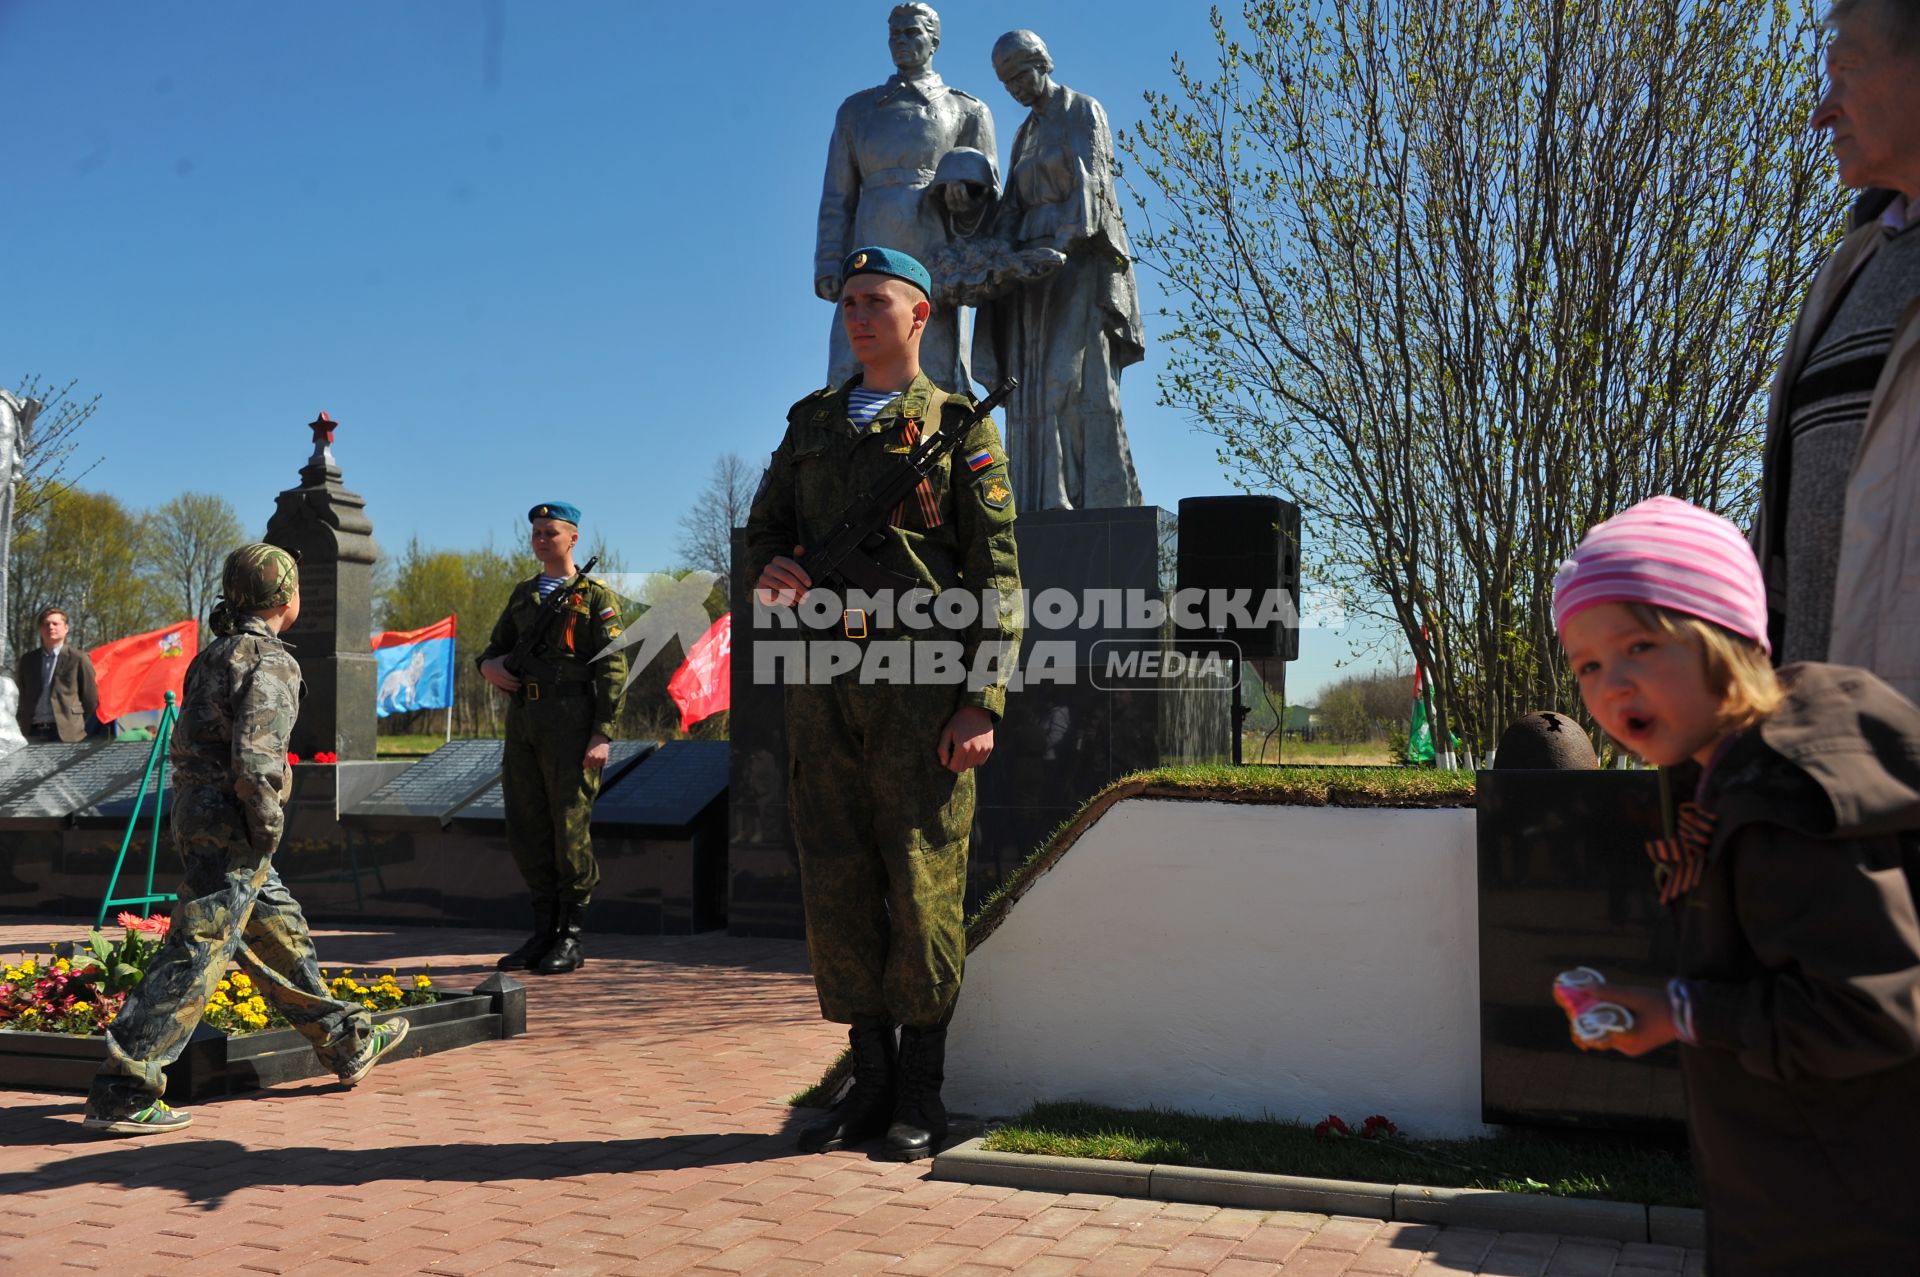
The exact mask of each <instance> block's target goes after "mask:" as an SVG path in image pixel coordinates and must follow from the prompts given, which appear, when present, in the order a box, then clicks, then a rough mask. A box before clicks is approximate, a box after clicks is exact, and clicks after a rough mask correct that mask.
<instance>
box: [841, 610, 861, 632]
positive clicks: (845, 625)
mask: <svg viewBox="0 0 1920 1277" xmlns="http://www.w3.org/2000/svg"><path fill="white" fill-rule="evenodd" d="M855 617H859V618H860V632H859V633H858V634H855V633H854V632H853V624H854V618H855ZM840 632H841V633H842V634H844V635H846V636H847V637H848V638H850V639H863V638H865V637H867V610H866V609H865V608H863V607H850V608H848V609H847V610H846V611H844V612H842V613H841V614H840Z"/></svg>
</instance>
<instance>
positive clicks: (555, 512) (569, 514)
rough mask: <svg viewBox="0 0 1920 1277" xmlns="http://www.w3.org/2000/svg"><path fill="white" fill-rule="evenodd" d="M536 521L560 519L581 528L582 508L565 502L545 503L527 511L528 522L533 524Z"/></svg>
mask: <svg viewBox="0 0 1920 1277" xmlns="http://www.w3.org/2000/svg"><path fill="white" fill-rule="evenodd" d="M535 519H559V520H560V521H562V522H563V523H571V524H573V525H574V526H575V527H579V526H580V507H579V506H577V505H568V504H567V503H566V502H565V501H543V502H541V503H540V504H539V505H537V506H535V507H533V509H531V510H529V511H527V522H528V523H532V522H533V521H534V520H535Z"/></svg>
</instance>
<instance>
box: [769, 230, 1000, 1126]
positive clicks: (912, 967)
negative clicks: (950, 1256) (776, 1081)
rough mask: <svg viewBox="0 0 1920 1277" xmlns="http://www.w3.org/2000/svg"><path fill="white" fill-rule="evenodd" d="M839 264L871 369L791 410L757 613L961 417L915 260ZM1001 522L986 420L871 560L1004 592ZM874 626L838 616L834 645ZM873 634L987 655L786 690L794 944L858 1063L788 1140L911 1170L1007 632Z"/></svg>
mask: <svg viewBox="0 0 1920 1277" xmlns="http://www.w3.org/2000/svg"><path fill="white" fill-rule="evenodd" d="M844 265H845V269H844V270H843V271H842V275H843V276H844V277H845V278H846V283H845V286H844V289H843V292H842V295H841V319H842V322H843V324H844V326H845V328H846V331H847V335H848V338H849V341H850V343H851V345H852V347H853V350H854V353H855V354H856V355H857V356H859V358H860V361H861V365H862V368H863V372H862V374H861V376H859V377H856V378H854V379H853V380H851V381H849V382H848V383H847V384H846V385H844V386H841V387H838V388H833V387H829V388H828V389H825V390H821V391H818V392H816V393H814V394H812V395H809V396H808V397H807V398H805V399H802V400H801V401H800V402H799V403H797V404H795V405H794V406H793V408H792V410H791V411H790V412H789V413H788V415H787V432H786V436H785V438H783V439H782V440H781V442H780V446H779V448H777V449H776V450H775V451H774V454H773V459H772V462H771V464H769V466H768V467H767V471H766V476H765V478H763V479H762V480H761V483H760V490H759V492H758V494H757V495H756V496H755V498H754V501H753V506H752V510H751V512H750V514H749V515H748V519H747V552H748V554H749V556H750V558H749V562H748V572H749V575H750V576H751V577H752V578H753V579H754V580H755V582H756V590H757V592H758V594H759V597H760V601H761V602H763V603H767V604H772V605H786V606H793V605H797V603H798V602H799V600H800V599H801V598H802V597H803V596H804V595H805V594H806V592H807V590H808V588H809V587H810V586H812V585H814V584H816V583H815V582H814V581H812V579H811V578H810V577H809V576H808V575H807V571H806V567H805V554H804V552H803V549H804V547H805V546H807V545H809V544H818V543H820V541H822V540H823V539H824V537H825V535H826V533H827V531H828V529H829V528H831V527H832V526H833V523H834V521H835V520H836V518H837V516H839V515H840V514H841V513H842V512H843V511H844V510H845V509H846V508H847V506H848V505H849V504H850V503H851V501H852V500H853V498H854V496H855V495H856V494H858V493H860V492H862V491H864V490H866V489H867V488H868V487H869V485H871V484H872V483H874V482H875V481H876V480H878V479H879V477H880V476H882V475H883V474H885V473H886V472H887V471H888V470H889V469H890V468H892V467H894V466H897V465H898V464H899V463H900V462H899V456H900V454H902V453H904V452H905V451H907V448H908V446H909V445H911V444H912V443H913V442H914V441H915V440H917V439H918V438H920V437H921V434H922V432H923V430H932V429H937V428H957V427H958V425H959V423H960V422H962V421H964V419H965V418H966V416H967V413H968V411H969V410H970V408H971V404H970V403H969V402H968V401H967V400H966V399H964V398H963V397H961V396H960V395H949V394H947V393H946V392H945V391H942V390H941V389H939V388H938V387H936V386H935V385H934V384H933V383H932V382H930V381H929V380H928V379H927V377H926V376H925V374H924V373H922V372H921V370H920V366H919V358H918V354H919V339H920V334H921V332H922V330H923V328H924V325H925V322H926V316H927V313H928V309H929V307H928V301H927V298H928V295H929V294H930V292H931V282H930V280H929V278H928V275H927V272H926V270H925V268H924V267H922V266H921V265H920V264H919V263H918V262H917V261H915V260H914V259H913V258H911V257H909V256H907V255H906V254H905V253H900V252H897V251H894V250H890V249H884V248H868V249H862V250H858V251H856V252H854V253H852V254H849V255H848V257H847V260H846V262H845V264H844ZM888 391H893V392H898V394H897V397H895V398H893V399H892V400H891V401H890V402H886V403H885V404H884V405H883V406H880V407H879V408H878V410H877V411H875V403H876V402H877V398H878V397H877V396H876V395H875V394H874V392H888ZM1013 519H1014V510H1013V503H1012V490H1011V484H1010V483H1009V482H1008V479H1007V457H1006V451H1005V449H1004V448H1003V447H1002V446H1001V441H1000V435H999V432H998V431H997V430H995V429H994V426H993V423H992V422H991V421H982V422H981V423H979V424H978V425H976V426H974V427H973V428H972V430H971V431H970V432H969V434H968V435H967V436H966V438H965V439H963V440H962V441H961V443H960V445H959V446H958V447H957V448H956V449H955V450H954V451H953V452H952V453H951V454H949V456H948V458H947V461H946V464H945V465H944V466H943V467H942V468H940V469H938V470H936V471H935V472H934V473H932V474H931V475H929V476H928V477H927V479H926V480H924V481H923V482H922V485H921V487H920V489H919V490H918V492H916V493H915V495H914V496H913V497H910V498H909V499H908V500H907V501H905V502H904V503H902V505H901V507H900V509H899V510H898V511H897V512H896V513H895V515H894V517H893V526H892V527H891V528H889V529H888V530H887V531H886V533H885V534H884V538H885V541H884V544H883V545H882V546H881V547H880V548H878V549H877V550H875V551H873V557H874V559H875V560H876V561H877V562H878V563H879V564H880V565H881V566H882V567H884V568H888V569H891V570H892V571H894V572H897V573H900V574H902V575H904V576H906V577H909V578H911V579H913V580H914V581H916V582H918V583H919V584H920V585H922V586H924V587H926V588H927V589H929V590H931V591H933V592H936V593H937V592H939V591H941V590H946V589H955V588H959V589H965V590H967V591H969V592H970V593H974V594H978V593H979V592H980V591H984V590H997V591H999V592H1000V593H1001V594H1002V595H1004V596H1005V597H1006V598H1007V599H1009V600H1011V599H1013V597H1014V595H1015V594H1016V592H1017V591H1018V589H1019V584H1020V582H1019V568H1018V564H1017V561H1016V558H1015V551H1014V538H1013ZM828 584H832V585H833V586H835V587H836V588H839V587H841V586H842V583H840V582H832V583H828ZM866 628H867V627H866V625H865V623H864V618H859V617H855V616H854V614H852V613H849V619H848V621H847V623H846V629H845V632H846V634H847V636H848V637H858V634H859V632H861V631H864V630H865V629H866ZM828 637H830V638H832V639H835V640H838V639H840V637H841V634H840V633H838V632H836V633H833V634H831V635H829V636H828ZM879 637H884V638H889V639H904V640H906V641H908V642H912V641H914V640H915V639H923V640H924V639H933V640H944V641H952V640H956V639H957V640H959V641H960V642H961V643H962V645H963V650H964V651H965V653H966V664H967V666H968V668H969V669H970V670H971V669H973V668H974V666H975V658H976V654H978V653H980V652H981V651H982V650H983V649H984V650H986V651H988V652H997V654H998V656H999V658H1000V663H999V666H998V671H999V672H998V673H996V675H995V677H994V678H993V679H991V680H989V681H986V682H984V683H983V684H982V685H978V686H975V685H973V684H972V683H968V682H961V683H953V682H947V683H928V684H915V683H912V682H905V683H901V682H894V683H879V682H874V683H862V682H861V681H860V679H859V675H858V672H857V671H856V672H850V673H847V674H843V675H840V676H839V677H837V678H835V679H834V680H833V681H832V682H831V683H826V684H819V685H812V684H801V683H789V684H788V686H787V688H786V712H787V739H788V748H789V751H790V753H791V755H792V770H791V785H790V787H789V790H788V797H789V804H790V809H791V812H792V820H793V832H794V840H795V842H796V844H797V845H798V847H799V853H800V877H801V890H802V894H803V896H804V898H805V903H806V911H807V948H808V954H809V956H810V958H811V960H812V965H813V977H814V984H815V986H816V988H817V990H818V992H819V995H820V1009H821V1013H822V1014H823V1015H824V1016H825V1017H826V1018H827V1019H829V1020H833V1021H836V1022H839V1023H843V1024H846V1025H848V1026H849V1028H848V1040H849V1041H850V1042H851V1043H852V1046H853V1068H854V1083H853V1087H852V1089H851V1090H850V1091H849V1092H848V1094H847V1096H846V1098H845V1099H844V1100H843V1101H842V1102H841V1103H840V1104H839V1105H838V1106H837V1107H836V1108H835V1109H834V1110H833V1112H832V1113H830V1114H828V1115H827V1117H826V1118H825V1119H823V1120H822V1121H820V1122H818V1123H816V1124H814V1125H813V1126H810V1127H808V1128H806V1129H805V1130H804V1131H802V1132H801V1136H800V1147H801V1148H802V1149H804V1150H807V1151H825V1150H828V1149H834V1148H839V1147H842V1146H843V1145H846V1144H851V1143H855V1142H858V1141H860V1140H863V1139H867V1138H870V1137H872V1136H874V1135H878V1134H881V1133H882V1132H885V1134H886V1148H885V1156H887V1157H890V1158H893V1159H896V1160H900V1161H912V1160H916V1159H918V1158H922V1157H927V1156H930V1155H931V1154H932V1153H933V1151H934V1148H935V1146H936V1145H937V1144H938V1142H939V1140H940V1139H941V1137H942V1136H944V1135H945V1134H946V1130H947V1121H946V1110H945V1108H944V1107H943V1106H942V1105H941V1103H940V1086H941V1083H942V1080H943V1077H944V1062H945V1049H946V1026H947V1023H948V1021H949V1020H950V1019H951V1017H952V1014H953V1006H954V1000H955V998H956V997H957V996H958V995H959V992H960V975H961V968H962V965H963V962H964V960H965V951H966V928H965V920H964V917H963V916H962V902H963V900H964V898H965V895H966V884H967V840H968V836H969V834H970V833H971V831H972V827H973V805H974V777H973V771H972V769H973V768H975V767H978V766H979V765H980V764H981V763H984V762H985V761H986V759H987V756H988V755H989V754H990V753H991V752H992V750H993V728H994V724H995V723H996V722H997V720H998V719H999V717H1000V714H1001V712H1002V710H1003V709H1004V708H1005V705H1006V687H1005V672H1004V671H1006V670H1007V669H1010V668H1011V665H1012V662H1013V657H1014V654H1015V652H1016V651H1017V649H1018V645H1019V630H1018V624H1017V620H1016V619H1014V617H1013V615H1012V614H1011V613H1003V614H999V615H995V614H991V613H988V614H984V615H982V617H981V619H980V620H979V622H978V623H977V624H976V625H974V626H973V627H972V628H971V629H970V630H969V631H967V632H965V633H955V632H953V631H949V630H944V629H940V628H937V627H935V628H932V629H921V630H917V631H915V630H911V629H910V628H906V627H904V626H902V627H900V628H899V629H898V631H897V632H896V633H894V634H887V635H880V636H879ZM896 1026H898V1028H899V1040H898V1043H897V1046H896V1042H895V1037H894V1034H895V1028H896Z"/></svg>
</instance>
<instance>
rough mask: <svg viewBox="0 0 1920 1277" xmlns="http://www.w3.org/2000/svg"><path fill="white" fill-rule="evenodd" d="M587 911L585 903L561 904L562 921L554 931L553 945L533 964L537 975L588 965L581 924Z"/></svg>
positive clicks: (563, 971)
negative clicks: (582, 941)
mask: <svg viewBox="0 0 1920 1277" xmlns="http://www.w3.org/2000/svg"><path fill="white" fill-rule="evenodd" d="M586 913H587V907H586V906H585V905H562V906H561V908H560V922H559V925H558V926H557V927H556V928H555V930H554V933H553V947H552V948H551V949H548V950H547V953H546V956H545V957H543V958H541V959H540V961H538V962H536V963H535V964H534V965H533V968H532V970H533V972H534V973H535V974H536V975H565V974H566V973H567V972H569V971H578V970H579V969H580V968H581V967H584V966H585V965H587V955H586V954H585V953H584V952H582V951H581V949H580V924H581V922H582V921H583V920H584V919H585V917H586Z"/></svg>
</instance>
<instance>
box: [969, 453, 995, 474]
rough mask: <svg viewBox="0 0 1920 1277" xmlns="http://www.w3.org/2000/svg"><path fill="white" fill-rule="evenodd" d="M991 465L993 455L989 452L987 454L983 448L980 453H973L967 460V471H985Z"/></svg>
mask: <svg viewBox="0 0 1920 1277" xmlns="http://www.w3.org/2000/svg"><path fill="white" fill-rule="evenodd" d="M992 464H993V454H992V453H991V452H988V451H987V450H986V449H985V448H982V449H981V450H980V451H978V452H976V453H974V454H973V455H972V456H971V457H968V458H967V469H968V470H969V471H979V470H985V469H986V468H987V467H988V466H990V465H992Z"/></svg>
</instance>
